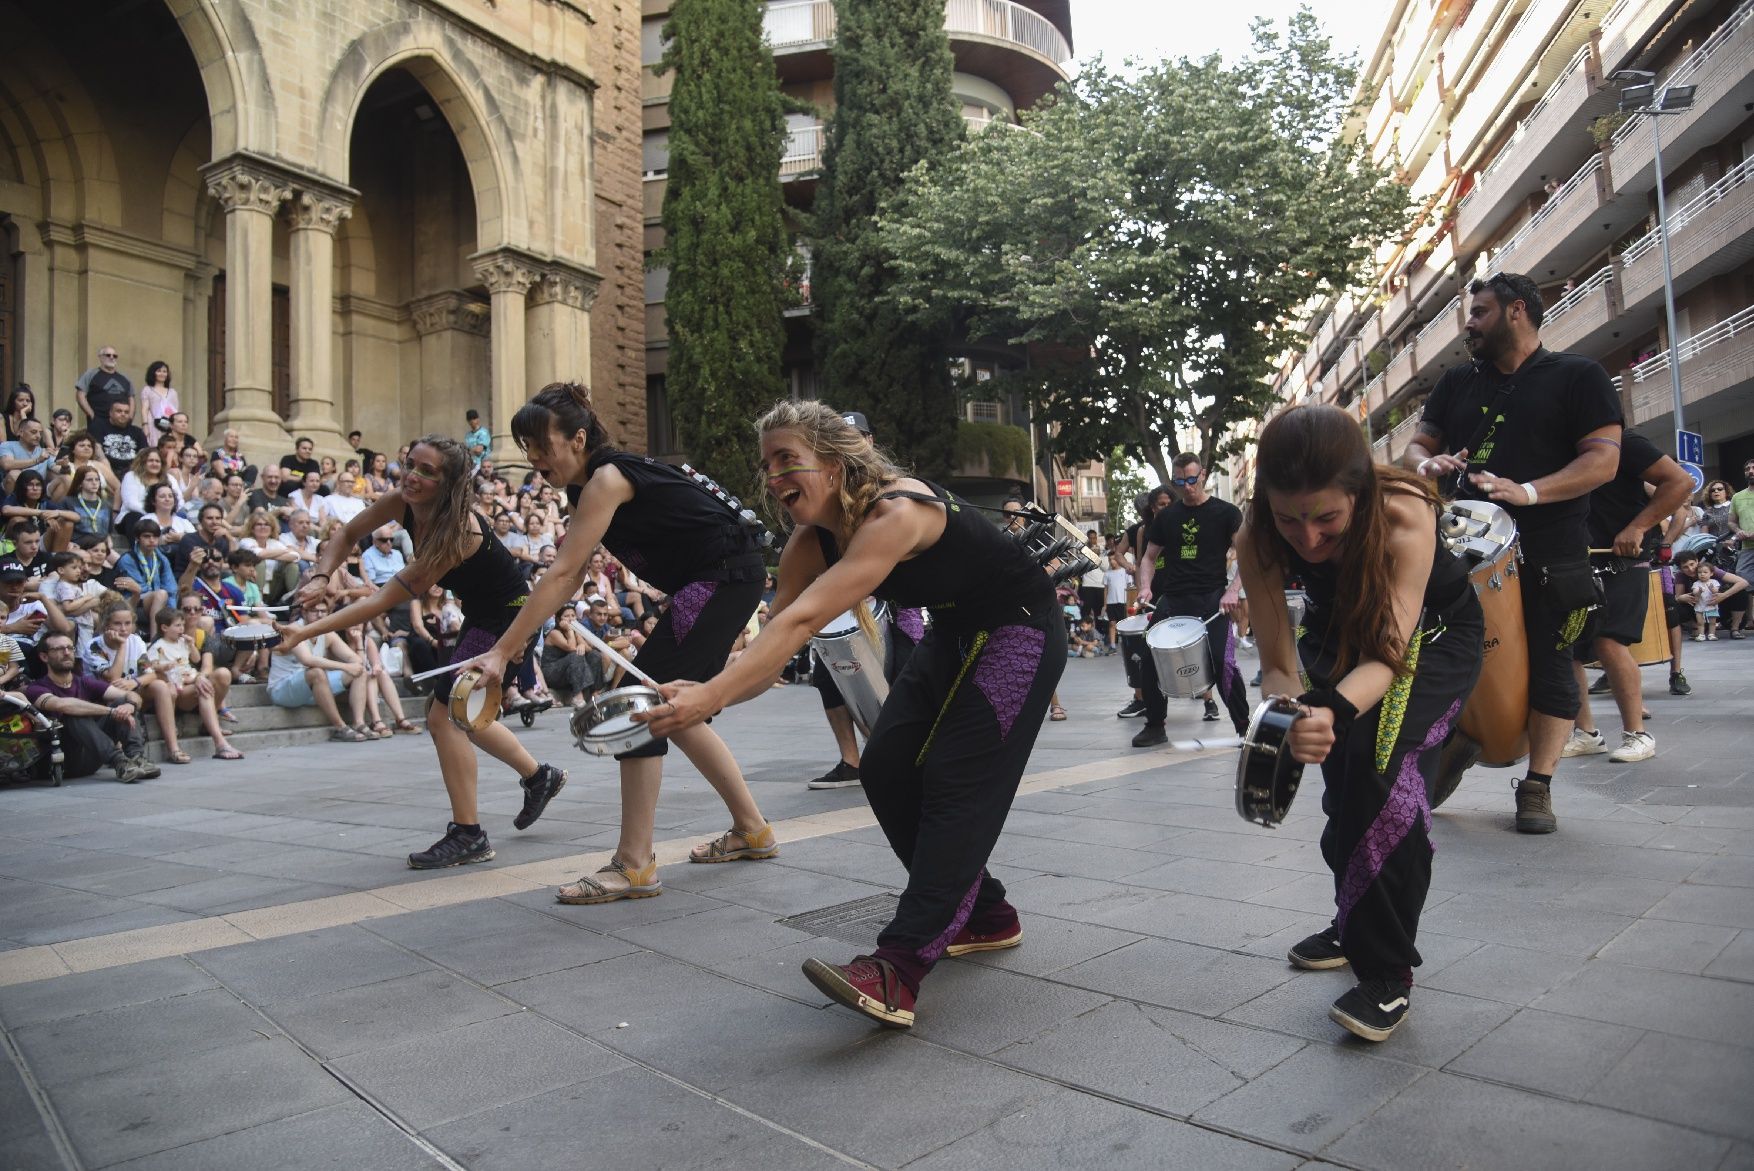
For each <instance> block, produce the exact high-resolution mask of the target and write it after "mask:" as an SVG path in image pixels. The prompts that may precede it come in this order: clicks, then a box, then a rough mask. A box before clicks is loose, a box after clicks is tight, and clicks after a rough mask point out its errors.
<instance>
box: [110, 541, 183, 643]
mask: <svg viewBox="0 0 1754 1171" xmlns="http://www.w3.org/2000/svg"><path fill="white" fill-rule="evenodd" d="M163 539H164V530H163V529H162V528H160V527H159V524H158V522H157V521H155V520H152V519H151V518H147V519H145V520H142V521H140V522H138V523H137V524H135V526H134V535H133V541H134V547H133V548H132V549H130V550H129V551H128V552H126V553H124V554H122V557H121V560H119V561H117V562H116V571H117V572H118V573H120V574H121V575H122V576H123V577H126V578H131V579H132V580H133V581H134V582H135V583H136V584H137V585H139V587H140V609H141V612H142V613H143V614H145V615H147V617H148V619H149V621H148V630H147V634H148V635H152V634H153V633H154V631H152V630H151V629H150V626H151V623H150V618H151V616H152V615H154V614H157V613H158V612H159V611H160V610H162V609H164V608H165V607H166V606H175V605H176V604H177V575H176V573H175V571H174V570H172V569H171V562H170V558H168V557H166V556H165V555H164V550H163V549H161V548H159V543H160V542H161V541H162V540H163Z"/></svg>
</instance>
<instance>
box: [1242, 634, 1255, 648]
mask: <svg viewBox="0 0 1754 1171" xmlns="http://www.w3.org/2000/svg"><path fill="white" fill-rule="evenodd" d="M1241 644H1242V649H1243V650H1245V651H1252V650H1254V649H1255V640H1254V639H1252V638H1250V637H1249V636H1248V635H1246V634H1245V635H1243V636H1242V639H1241Z"/></svg>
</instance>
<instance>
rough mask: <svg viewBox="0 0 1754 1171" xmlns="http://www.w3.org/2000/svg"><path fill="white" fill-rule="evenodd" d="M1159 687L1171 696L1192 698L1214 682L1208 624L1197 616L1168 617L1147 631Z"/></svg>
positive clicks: (1147, 641) (1146, 639)
mask: <svg viewBox="0 0 1754 1171" xmlns="http://www.w3.org/2000/svg"><path fill="white" fill-rule="evenodd" d="M1145 643H1146V645H1147V646H1148V647H1149V648H1150V650H1151V662H1152V663H1153V664H1155V665H1156V667H1157V687H1158V689H1159V690H1160V691H1162V692H1163V694H1164V695H1166V696H1168V697H1169V698H1171V699H1193V698H1195V697H1196V696H1198V695H1199V694H1200V693H1201V692H1202V691H1204V690H1206V689H1207V688H1208V687H1210V686H1212V663H1211V660H1210V658H1209V656H1208V655H1207V654H1206V624H1205V623H1204V622H1201V621H1200V620H1199V619H1198V618H1191V617H1185V616H1184V617H1180V618H1165V619H1164V620H1163V621H1162V622H1159V623H1158V624H1157V625H1155V626H1153V627H1151V629H1149V630H1147V631H1146V632H1145Z"/></svg>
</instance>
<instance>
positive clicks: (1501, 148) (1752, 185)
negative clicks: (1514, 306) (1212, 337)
mask: <svg viewBox="0 0 1754 1171" xmlns="http://www.w3.org/2000/svg"><path fill="white" fill-rule="evenodd" d="M1389 15H1390V19H1389V21H1388V23H1387V25H1386V27H1385V28H1384V30H1383V33H1382V36H1381V37H1380V39H1379V40H1378V41H1377V42H1376V44H1375V46H1374V48H1373V49H1372V50H1370V51H1369V56H1368V60H1367V62H1366V66H1365V74H1364V79H1363V82H1362V85H1361V90H1360V92H1361V94H1362V95H1364V97H1365V99H1367V101H1368V104H1367V105H1366V106H1365V112H1364V114H1363V115H1362V116H1361V117H1360V118H1359V119H1358V120H1357V121H1356V123H1355V125H1354V127H1353V129H1354V131H1355V132H1356V133H1358V134H1360V135H1362V136H1363V139H1364V141H1365V142H1366V143H1367V144H1368V146H1369V149H1370V151H1371V154H1372V156H1373V157H1375V158H1376V159H1378V160H1379V161H1381V160H1393V161H1394V162H1395V164H1396V165H1397V166H1398V167H1399V168H1400V171H1401V173H1402V174H1403V176H1405V177H1406V178H1407V179H1408V180H1409V182H1410V183H1411V189H1412V193H1413V197H1414V200H1415V202H1416V204H1417V206H1418V209H1419V218H1418V220H1417V222H1416V225H1415V227H1414V229H1413V230H1412V231H1411V233H1410V234H1409V235H1408V237H1407V238H1406V239H1401V240H1391V241H1385V242H1384V243H1383V244H1382V245H1381V247H1380V248H1379V249H1378V250H1377V254H1376V271H1375V276H1374V278H1373V280H1372V283H1371V285H1370V287H1369V289H1368V291H1367V292H1365V293H1364V294H1362V295H1358V296H1350V295H1349V296H1343V297H1340V298H1338V299H1336V300H1334V301H1333V302H1332V303H1331V304H1328V305H1324V306H1321V307H1320V308H1319V309H1318V311H1317V312H1316V313H1315V315H1314V316H1313V318H1312V327H1311V329H1310V331H1309V337H1310V340H1309V344H1308V346H1307V348H1306V349H1305V350H1304V351H1303V352H1302V353H1299V354H1295V355H1292V356H1291V357H1289V358H1288V359H1287V361H1286V362H1285V363H1284V365H1283V366H1282V368H1281V370H1280V372H1279V375H1278V387H1279V390H1280V393H1281V395H1282V397H1284V398H1285V399H1287V400H1288V401H1319V402H1329V403H1337V404H1339V405H1341V406H1345V407H1348V408H1351V409H1353V410H1355V411H1357V413H1358V416H1359V418H1360V419H1361V420H1363V421H1365V422H1366V423H1367V425H1368V427H1369V431H1370V434H1371V436H1372V437H1373V442H1374V447H1375V451H1376V455H1377V458H1378V459H1379V460H1392V459H1395V458H1397V457H1398V456H1399V455H1400V454H1401V452H1402V451H1403V450H1404V449H1405V447H1406V445H1407V442H1408V440H1409V439H1410V438H1411V437H1412V434H1413V432H1414V430H1415V428H1416V427H1417V423H1418V418H1419V411H1420V408H1421V406H1422V405H1423V402H1424V399H1425V396H1426V395H1427V394H1428V393H1429V392H1430V390H1431V388H1432V386H1433V385H1434V384H1435V383H1436V381H1437V378H1438V376H1439V375H1440V374H1442V373H1443V371H1444V370H1445V369H1446V368H1447V367H1449V366H1452V365H1455V364H1457V363H1459V362H1462V361H1465V360H1466V349H1465V346H1464V337H1465V335H1464V328H1463V327H1464V321H1465V314H1466V307H1465V302H1466V299H1467V297H1466V291H1465V290H1466V284H1467V281H1468V280H1469V279H1472V278H1473V277H1474V276H1483V275H1485V274H1487V273H1491V272H1498V271H1510V272H1523V273H1527V274H1528V275H1529V276H1531V277H1533V278H1534V279H1535V280H1536V282H1537V283H1539V284H1540V286H1541V289H1542V293H1543V296H1544V299H1545V301H1546V305H1547V313H1546V322H1545V324H1544V326H1543V328H1542V338H1543V341H1544V342H1545V343H1546V345H1547V346H1549V347H1550V348H1552V349H1560V350H1569V351H1572V352H1575V353H1581V354H1587V355H1589V356H1590V357H1593V358H1595V359H1597V360H1598V361H1600V362H1601V363H1602V365H1603V366H1604V367H1605V368H1606V369H1607V370H1608V372H1609V373H1610V374H1611V375H1612V376H1613V377H1614V378H1615V379H1616V380H1617V381H1618V383H1619V385H1620V392H1621V399H1622V404H1623V406H1624V408H1625V412H1626V422H1627V425H1628V426H1633V427H1638V428H1639V429H1640V430H1641V431H1642V432H1643V433H1645V434H1646V435H1648V436H1649V437H1650V438H1651V439H1652V441H1653V442H1655V443H1657V445H1658V446H1659V447H1662V448H1664V449H1665V450H1667V451H1669V452H1671V453H1673V451H1674V410H1673V407H1672V405H1671V403H1672V391H1671V381H1670V372H1669V351H1670V347H1669V337H1668V330H1667V325H1666V322H1665V314H1664V306H1663V268H1662V255H1661V249H1660V247H1659V246H1658V245H1659V238H1658V235H1657V233H1656V182H1657V176H1656V173H1655V167H1654V166H1653V154H1654V151H1653V127H1652V125H1651V123H1652V121H1653V119H1652V118H1650V117H1635V118H1631V119H1626V118H1624V117H1623V116H1622V115H1620V114H1619V113H1618V112H1617V108H1618V103H1619V96H1620V95H1619V91H1620V88H1621V86H1622V85H1624V84H1630V81H1629V80H1626V79H1623V80H1615V79H1614V77H1613V74H1614V73H1615V72H1616V71H1617V70H1623V69H1642V70H1649V71H1652V72H1654V73H1655V74H1656V82H1657V85H1658V87H1659V88H1660V87H1662V86H1663V85H1665V84H1673V85H1676V86H1680V85H1692V86H1695V87H1697V88H1696V90H1695V92H1694V102H1693V106H1692V108H1691V109H1690V110H1688V111H1686V112H1684V113H1679V114H1672V115H1664V116H1662V117H1661V119H1660V121H1661V125H1660V127H1657V128H1656V129H1657V130H1660V133H1661V135H1662V157H1663V167H1664V171H1665V174H1664V177H1663V182H1664V193H1665V196H1666V200H1667V207H1668V230H1669V238H1670V251H1671V258H1672V265H1673V272H1674V289H1675V308H1676V330H1675V332H1676V335H1677V340H1678V343H1679V344H1678V347H1677V349H1678V352H1679V355H1680V373H1681V388H1682V396H1683V397H1682V404H1683V413H1684V416H1685V421H1686V424H1687V427H1688V429H1689V430H1693V431H1698V432H1701V433H1702V434H1703V435H1704V436H1705V440H1706V453H1705V454H1706V461H1705V468H1704V470H1705V474H1706V476H1707V477H1708V478H1710V477H1715V476H1725V477H1726V478H1729V479H1731V481H1732V482H1733V483H1736V482H1739V478H1740V468H1741V464H1742V462H1743V461H1744V460H1745V459H1747V458H1749V457H1754V261H1751V258H1754V182H1750V179H1751V178H1754V0H1472V3H1469V2H1468V0H1394V2H1393V3H1392V4H1391V5H1390V7H1389ZM1234 470H1235V471H1237V472H1238V473H1239V475H1241V476H1246V475H1247V473H1248V471H1249V468H1248V466H1247V461H1246V460H1243V461H1239V462H1238V464H1237V465H1236V466H1235V468H1234ZM1727 473H1734V474H1733V475H1726V474H1727Z"/></svg>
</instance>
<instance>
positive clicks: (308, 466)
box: [280, 435, 323, 480]
mask: <svg viewBox="0 0 1754 1171" xmlns="http://www.w3.org/2000/svg"><path fill="white" fill-rule="evenodd" d="M316 450H317V445H316V443H315V441H313V440H311V439H308V438H306V437H305V436H302V435H301V436H299V437H298V438H297V439H295V440H294V441H293V444H292V454H291V455H283V456H281V457H280V466H281V467H282V468H285V469H286V470H287V471H289V472H291V473H292V478H293V479H295V480H302V479H303V478H304V477H305V476H307V475H316V476H319V477H320V476H321V475H322V474H323V465H322V464H320V463H318V462H317V457H316V456H315V455H314V454H312V453H313V452H315V451H316Z"/></svg>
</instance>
